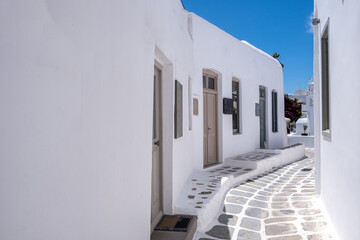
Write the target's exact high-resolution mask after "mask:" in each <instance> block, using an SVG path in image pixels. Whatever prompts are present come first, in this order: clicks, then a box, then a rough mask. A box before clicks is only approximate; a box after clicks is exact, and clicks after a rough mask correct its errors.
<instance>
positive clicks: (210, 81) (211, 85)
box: [208, 77, 215, 90]
mask: <svg viewBox="0 0 360 240" xmlns="http://www.w3.org/2000/svg"><path fill="white" fill-rule="evenodd" d="M208 89H214V90H215V78H212V77H208Z"/></svg>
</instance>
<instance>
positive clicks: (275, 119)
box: [271, 90, 278, 132]
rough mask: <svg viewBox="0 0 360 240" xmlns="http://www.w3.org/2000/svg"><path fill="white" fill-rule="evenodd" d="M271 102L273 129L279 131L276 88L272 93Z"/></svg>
mask: <svg viewBox="0 0 360 240" xmlns="http://www.w3.org/2000/svg"><path fill="white" fill-rule="evenodd" d="M271 102H272V131H273V132H277V131H278V100H277V92H276V91H275V90H273V91H272V93H271Z"/></svg>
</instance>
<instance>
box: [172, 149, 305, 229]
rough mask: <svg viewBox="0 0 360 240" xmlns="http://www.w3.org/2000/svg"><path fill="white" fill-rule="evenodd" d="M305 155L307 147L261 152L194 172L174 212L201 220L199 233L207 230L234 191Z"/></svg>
mask: <svg viewBox="0 0 360 240" xmlns="http://www.w3.org/2000/svg"><path fill="white" fill-rule="evenodd" d="M304 155H305V147H304V144H297V145H294V146H289V147H287V148H283V149H276V150H268V149H265V150H263V149H257V150H255V151H253V152H250V153H247V154H243V155H238V156H234V157H232V158H228V159H226V160H225V162H224V163H223V164H221V165H218V166H216V167H212V168H209V169H206V170H202V171H194V172H193V174H192V175H191V176H190V179H189V180H188V181H187V183H186V185H185V186H184V188H183V190H182V192H181V194H180V196H179V198H178V199H177V200H176V202H175V206H174V212H175V213H177V214H188V215H194V216H197V226H198V229H203V228H205V227H206V226H207V225H208V224H209V222H210V221H211V219H213V218H214V216H215V215H216V213H217V212H218V210H219V208H220V206H221V205H222V203H223V201H224V196H225V194H226V193H227V191H228V190H229V189H230V188H231V187H233V186H234V185H236V184H239V183H241V182H244V181H246V180H248V179H250V178H253V177H256V176H258V175H261V174H264V173H266V172H269V171H272V170H273V169H274V168H277V167H281V166H283V165H286V164H289V163H292V162H294V161H297V160H300V159H302V158H303V157H304ZM251 156H252V157H253V159H251ZM261 156H262V157H261Z"/></svg>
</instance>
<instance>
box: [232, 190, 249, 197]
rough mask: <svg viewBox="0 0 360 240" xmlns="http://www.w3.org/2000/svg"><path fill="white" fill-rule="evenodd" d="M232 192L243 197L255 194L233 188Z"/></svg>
mask: <svg viewBox="0 0 360 240" xmlns="http://www.w3.org/2000/svg"><path fill="white" fill-rule="evenodd" d="M230 194H232V195H236V196H241V197H252V196H254V194H253V193H249V192H242V191H238V190H232V191H231V192H230Z"/></svg>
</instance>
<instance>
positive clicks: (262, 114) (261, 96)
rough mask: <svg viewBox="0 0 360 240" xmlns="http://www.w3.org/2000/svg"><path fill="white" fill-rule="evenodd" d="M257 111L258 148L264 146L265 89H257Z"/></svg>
mask: <svg viewBox="0 0 360 240" xmlns="http://www.w3.org/2000/svg"><path fill="white" fill-rule="evenodd" d="M259 108H260V109H259V110H260V113H259V114H260V115H259V119H260V148H265V144H266V91H265V87H262V86H260V87H259Z"/></svg>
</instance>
